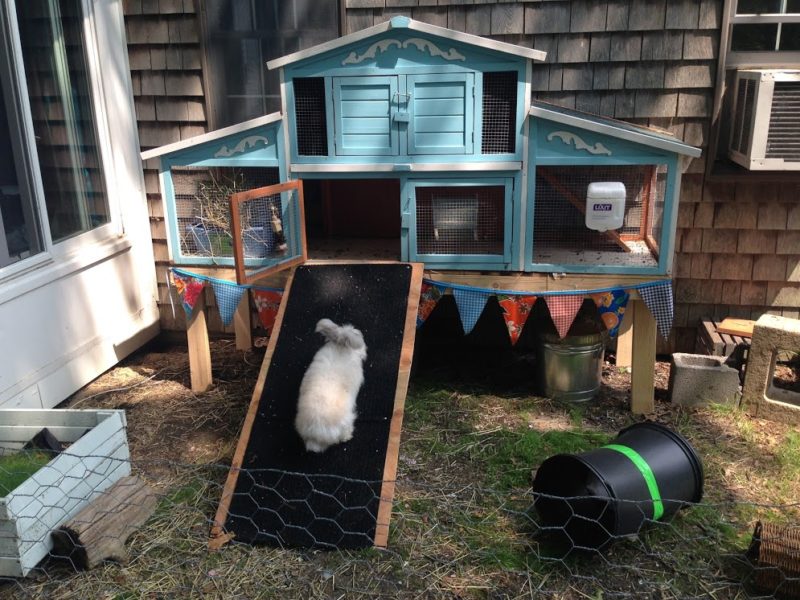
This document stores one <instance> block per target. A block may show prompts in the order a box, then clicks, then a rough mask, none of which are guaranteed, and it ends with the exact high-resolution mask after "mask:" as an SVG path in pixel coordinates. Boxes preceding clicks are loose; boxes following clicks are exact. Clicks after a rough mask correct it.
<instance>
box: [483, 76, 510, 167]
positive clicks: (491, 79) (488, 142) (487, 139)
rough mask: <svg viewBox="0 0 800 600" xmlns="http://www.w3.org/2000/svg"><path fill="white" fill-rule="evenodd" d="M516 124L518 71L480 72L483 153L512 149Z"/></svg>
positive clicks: (501, 152)
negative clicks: (481, 73) (481, 81)
mask: <svg viewBox="0 0 800 600" xmlns="http://www.w3.org/2000/svg"><path fill="white" fill-rule="evenodd" d="M516 128H517V73H516V71H498V72H489V73H484V74H483V128H482V132H481V152H482V153H483V154H505V153H513V152H514V150H515V142H516V135H515V131H516Z"/></svg>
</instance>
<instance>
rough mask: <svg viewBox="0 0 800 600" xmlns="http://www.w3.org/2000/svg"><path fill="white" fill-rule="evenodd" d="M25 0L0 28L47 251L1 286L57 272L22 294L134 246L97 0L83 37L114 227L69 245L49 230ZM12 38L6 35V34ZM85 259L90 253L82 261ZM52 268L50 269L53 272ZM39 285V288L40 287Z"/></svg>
mask: <svg viewBox="0 0 800 600" xmlns="http://www.w3.org/2000/svg"><path fill="white" fill-rule="evenodd" d="M19 1H23V2H24V1H25V0H7V2H5V3H3V5H2V6H0V10H2V11H4V12H3V14H1V15H0V25H2V24H5V26H6V29H7V32H6V31H3V32H0V33H3V34H4V36H5V37H7V39H8V44H7V49H8V51H9V53H10V56H9V61H10V62H11V63H12V64H10V65H9V67H11V68H10V71H11V73H10V76H11V80H12V88H13V89H12V93H13V94H14V96H15V98H14V100H15V104H16V108H17V111H18V113H19V118H20V120H21V121H22V124H23V136H24V138H25V139H24V140H22V141H23V144H22V146H23V147H24V152H25V160H26V161H27V163H28V164H27V165H26V168H27V171H28V178H29V180H30V182H29V183H30V189H31V193H32V195H33V200H34V204H35V206H36V210H37V213H38V225H39V228H40V232H41V235H42V238H43V248H42V251H41V252H39V253H37V254H35V255H33V256H31V257H29V258H25V259H22V260H20V261H17V262H15V263H13V264H11V265H8V266H6V267H4V268H0V284H3V285H4V287H6V286H5V282H6V281H8V280H11V279H16V278H18V277H20V276H21V275H23V274H28V273H30V272H31V271H33V270H38V269H42V268H47V267H48V266H51V267H52V272H51V273H44V274H42V275H41V276H39V277H36V278H35V279H34V280H32V281H31V283H32V285H19V284H18V282H14V285H11V286H9V287H10V288H11V289H9V290H8V292H12V290H16V292H17V293H16V294H14V295H19V294H22V293H25V292H27V291H29V290H30V289H35V288H36V287H40V285H44V283H46V281H48V280H52V279H57V278H59V277H63V276H65V275H67V274H69V273H71V272H74V271H77V270H80V269H84V268H86V267H87V266H89V265H91V264H95V263H97V262H99V261H100V260H102V259H103V256H108V257H110V256H113V255H114V254H116V253H117V252H119V251H120V250H122V249H124V248H127V247H130V242H129V241H127V240H125V239H124V231H123V226H122V211H121V207H120V205H119V202H117V200H116V196H115V194H114V193H113V190H114V189H115V188H116V177H115V174H114V168H113V164H114V156H113V152H112V144H111V136H110V124H109V120H108V110H107V108H106V102H105V97H104V94H103V90H102V84H101V81H100V77H101V75H100V73H101V71H100V68H99V62H100V61H99V52H100V49H99V43H98V37H97V31H96V18H95V11H94V3H95V2H96V0H81V7H82V9H83V11H84V15H85V18H84V21H83V22H84V25H83V38H84V43H85V44H86V61H87V66H88V72H89V73H88V74H89V86H90V89H91V94H92V103H93V109H94V116H95V122H94V125H95V128H96V133H97V138H98V151H99V154H100V160H101V163H102V168H103V178H104V180H105V186H106V198H107V201H108V211H109V222H108V223H106V224H104V225H101V226H100V227H96V228H94V229H91V230H89V231H85V232H82V233H78V234H76V235H74V236H71V237H68V238H66V239H64V240H59V241H57V242H53V240H52V237H51V233H50V226H49V223H48V219H47V207H46V204H45V193H44V189H43V187H42V176H41V171H40V169H39V160H38V155H37V152H36V141H35V135H34V131H33V119H32V115H31V111H30V105H29V102H28V88H27V82H26V80H25V75H24V72H25V70H24V66H23V59H22V42H21V40H20V37H19V24H18V22H17V14H16V2H19ZM6 33H7V34H8V35H5V34H6ZM106 50H107V51H112V50H113V51H125V48H122V49H106ZM82 254H86V256H85V257H82V256H81V255H82ZM49 270H50V269H48V271H49ZM37 282H38V283H37ZM9 295H10V294H8V293H6V290H5V289H4V290H3V293H2V294H1V295H0V302H3V301H5V300H7V299H9V298H8V296H9Z"/></svg>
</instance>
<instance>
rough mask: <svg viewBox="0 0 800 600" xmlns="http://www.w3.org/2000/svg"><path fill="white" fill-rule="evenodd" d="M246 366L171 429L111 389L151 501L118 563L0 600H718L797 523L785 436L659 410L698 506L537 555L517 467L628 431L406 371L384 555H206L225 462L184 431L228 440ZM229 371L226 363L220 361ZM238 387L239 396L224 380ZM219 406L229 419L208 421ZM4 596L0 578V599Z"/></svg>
mask: <svg viewBox="0 0 800 600" xmlns="http://www.w3.org/2000/svg"><path fill="white" fill-rule="evenodd" d="M215 356H216V355H215ZM215 360H216V358H215ZM252 362H253V369H252V372H251V371H247V370H242V371H241V372H239V371H236V372H235V373H233V372H228V373H225V374H222V375H221V376H220V377H219V381H220V383H219V384H218V385H217V386H216V387H215V389H214V390H212V391H211V392H209V393H208V394H205V395H199V396H196V397H195V396H193V395H191V394H188V393H187V395H186V399H185V401H184V400H181V401H180V402H179V401H178V400H174V404H171V405H170V411H169V414H170V415H174V414H176V413H181V414H183V412H185V413H186V415H187V418H186V419H185V421H184V422H183V423H182V426H181V427H173V428H170V429H158V427H159V426H161V425H162V422H163V421H165V419H166V418H165V415H166V411H164V409H163V399H162V398H159V397H154V398H153V404H152V407H153V409H152V411H150V412H147V413H145V412H142V411H143V405H144V404H145V402H146V399H147V396H146V394H147V393H152V388H150V387H149V386H150V385H151V384H149V383H148V384H143V385H142V386H140V387H139V388H138V390H139V392H140V393H141V394H142V398H141V399H140V400H139V404H137V403H136V402H133V401H132V400H131V398H130V397H126V396H124V395H123V396H121V397H120V398H119V399H118V400H117V401H116V402H119V403H126V404H127V405H129V406H133V407H139V406H142V409H136V408H135V409H133V410H130V411H129V438H130V439H131V441H132V452H133V454H134V461H133V466H134V470H135V471H137V472H138V473H139V474H141V475H143V476H144V477H145V478H146V479H147V480H148V481H149V482H150V483H151V485H153V486H154V487H156V488H157V490H158V492H159V494H160V497H161V502H160V503H159V505H158V508H157V510H156V513H155V514H154V516H153V517H152V518H151V519H150V520H149V521H148V522H147V523H146V524H145V525H144V526H143V527H142V528H141V529H140V530H139V531H137V532H136V533H135V534H134V535H133V536H131V538H130V539H129V541H128V546H129V548H130V552H131V556H132V560H131V562H130V563H129V564H127V565H115V564H108V565H103V566H101V567H99V568H97V569H94V570H93V571H91V572H88V573H74V572H73V571H71V570H70V569H66V568H59V567H57V566H56V565H55V564H51V563H46V564H45V566H44V567H43V569H42V574H41V576H39V577H36V576H34V577H29V578H27V579H26V580H24V581H21V582H20V583H19V584H16V585H18V587H13V586H12V587H11V588H10V589H11V590H12V592H13V591H16V590H18V589H19V590H21V591H22V592H23V593H21V594H20V596H21V597H29V596H33V597H37V598H45V597H57V598H93V597H109V598H114V597H117V598H120V599H122V598H138V597H220V598H227V597H231V598H236V597H252V598H295V597H297V598H300V597H302V598H306V597H307V598H340V597H345V598H398V599H406V598H409V599H410V598H433V599H439V598H442V599H445V598H447V599H452V598H460V599H463V600H478V599H485V598H487V599H488V598H530V597H537V598H539V597H541V598H552V599H554V600H555V599H559V600H577V599H578V598H612V597H631V598H635V597H658V598H664V599H672V598H682V597H704V598H712V599H714V600H725V599H728V598H730V599H733V598H739V597H746V594H745V587H744V584H742V583H741V582H742V581H744V579H745V577H746V572H747V567H746V564H744V559H743V557H744V552H745V550H746V549H747V547H748V544H749V540H750V536H751V534H752V528H753V524H754V523H755V521H756V520H759V519H760V520H769V521H773V522H776V523H781V524H782V523H787V522H792V520H795V521H796V520H797V517H798V510H797V507H796V506H795V507H794V508H792V507H791V506H789V503H790V502H797V500H796V499H797V498H798V497H800V494H798V487H800V434H798V433H797V432H794V431H792V430H791V429H790V428H788V427H785V426H783V425H782V424H769V425H766V426H765V425H764V424H763V423H760V422H758V421H757V420H754V419H751V418H750V417H748V416H747V415H745V414H743V413H741V412H739V411H738V410H736V409H733V408H730V407H711V408H709V409H704V410H698V411H686V410H683V409H679V408H675V407H671V406H670V405H667V404H665V403H660V402H659V403H657V409H658V411H659V412H658V414H657V419H658V420H659V421H661V422H664V423H666V424H668V425H670V426H671V427H673V428H674V429H676V430H678V431H680V432H681V433H683V434H684V435H685V436H686V437H687V438H688V439H689V440H690V442H691V443H692V444H693V445H694V446H695V448H696V449H697V451H698V453H699V454H700V455H701V457H702V458H703V461H704V464H705V468H706V485H705V490H706V495H705V498H704V501H703V503H702V504H700V505H697V506H693V507H690V508H687V509H685V510H682V511H680V512H678V513H677V514H676V515H674V516H673V517H672V518H671V519H669V520H667V521H665V522H660V523H655V524H650V526H649V527H647V528H646V529H645V530H643V531H642V532H641V534H640V535H639V536H637V537H634V538H631V539H623V540H619V541H617V542H615V543H614V544H612V545H610V546H609V547H608V548H606V549H604V550H603V551H601V552H596V553H591V552H578V551H576V550H574V549H572V548H566V549H565V548H561V547H557V546H553V545H549V543H548V541H547V539H546V538H545V537H544V536H542V535H541V531H540V530H539V527H538V524H537V515H536V512H535V510H532V507H531V504H532V492H531V476H532V472H533V471H534V470H535V469H536V468H537V467H538V465H539V464H541V462H542V461H543V460H544V459H546V458H547V457H549V456H551V455H553V454H557V453H573V452H582V451H585V450H588V449H591V448H595V447H598V446H601V445H603V444H605V443H607V441H608V440H609V439H610V438H611V437H613V436H614V435H615V434H616V432H617V431H619V429H621V428H622V427H624V426H626V425H628V424H630V423H631V422H633V421H635V420H636V419H634V418H633V417H631V415H630V413H629V412H627V405H626V404H625V400H624V396H623V399H622V400H619V401H618V400H615V397H611V396H609V397H604V398H600V399H598V400H597V401H596V402H592V403H587V404H582V405H566V406H561V405H557V404H554V403H552V402H550V401H548V400H545V399H542V398H538V397H536V396H533V395H531V394H530V393H529V391H528V390H525V389H519V390H513V389H511V390H508V389H504V391H501V392H498V391H497V388H495V387H493V386H491V385H481V384H478V383H475V382H477V381H486V378H483V379H481V378H480V377H476V378H475V379H474V380H472V379H470V378H466V377H462V378H461V379H455V378H451V379H447V378H439V377H437V378H432V377H430V376H428V377H420V376H416V377H415V378H414V379H413V380H412V382H411V386H410V390H409V394H408V397H407V399H406V413H405V419H404V425H403V437H402V442H401V446H400V462H399V465H398V469H399V470H398V476H397V486H396V492H395V497H394V502H393V506H392V520H391V526H390V538H389V548H388V550H379V549H367V550H358V551H315V550H299V549H281V548H270V547H251V546H249V545H247V544H243V543H233V544H230V545H228V546H226V547H225V548H224V549H223V550H222V551H221V552H216V553H210V552H208V551H207V547H206V545H207V541H208V534H209V526H210V521H211V519H213V516H214V512H215V510H216V507H217V502H218V500H219V496H220V493H221V488H222V482H223V481H224V478H225V475H226V473H227V469H226V468H224V467H223V466H220V465H219V464H217V463H220V462H224V461H225V459H220V458H217V457H218V456H219V455H218V454H217V453H216V451H215V452H210V451H209V452H206V453H205V454H202V455H198V454H197V449H198V448H199V445H198V439H199V433H198V429H201V430H208V431H213V432H214V433H217V432H220V431H221V432H223V435H222V436H220V437H222V438H224V439H222V440H221V441H220V445H219V447H220V448H227V447H228V444H230V443H232V441H231V440H233V441H235V439H233V438H235V436H236V432H238V428H239V426H240V423H241V419H242V418H243V417H244V410H245V408H246V406H247V401H248V399H249V396H250V393H251V392H252V381H253V380H254V377H255V375H254V374H255V373H256V372H257V369H258V361H257V360H255V361H252ZM231 364H232V365H238V367H237V368H241V360H239V359H238V358H236V357H234V359H233V360H231ZM238 380H241V381H242V382H243V383H242V384H241V385H240V388H241V389H239V388H234V387H233V384H232V382H234V383H235V382H236V381H238ZM153 385H155V383H153ZM183 385H185V383H184V384H183ZM170 394H171V395H170V397H171V398H174V397H175V395H174V393H173V392H172V391H170ZM237 394H239V395H238V396H237ZM616 398H617V399H619V396H617V397H616ZM198 405H201V406H203V407H204V408H203V410H202V411H201V410H198V408H197V407H198ZM104 406H108V407H113V406H114V401H113V400H112V399H109V400H108V404H106V405H104ZM223 411H229V413H230V414H231V415H232V418H230V419H228V420H224V421H223V420H220V419H219V418H217V416H218V415H220V414H222V412H223ZM237 411H238V412H237ZM225 414H226V415H227V414H228V413H227V412H226V413H225ZM151 415H152V422H151V421H150V420H148V419H149V418H150V416H151ZM195 415H202V417H203V418H202V419H199V418H196V416H195ZM145 416H147V417H148V419H145V418H144V417H145ZM189 417H191V418H189ZM212 417H214V418H212ZM230 422H232V423H233V424H232V425H231V424H230ZM150 432H155V433H157V434H158V435H155V433H154V434H153V435H150ZM165 433H166V435H165ZM229 438H230V439H229ZM210 439H212V440H216V439H217V438H216V437H213V438H210ZM167 441H168V442H170V445H169V446H165V448H169V450H170V452H166V451H165V452H164V454H163V456H161V455H158V456H155V455H152V456H151V455H148V458H150V459H151V461H150V462H146V461H141V460H137V453H138V451H139V450H138V449H139V448H147V449H148V450H150V449H152V448H154V447H158V446H157V444H158V443H162V442H167ZM223 442H224V443H223ZM181 447H187V448H188V449H189V452H190V454H188V455H187V456H189V457H190V460H187V461H186V463H185V464H182V463H181V462H180V455H177V456H176V455H174V454H172V453H171V452H172V451H174V449H176V448H181ZM214 447H215V448H216V447H217V446H214ZM198 456H201V457H202V458H200V459H198V458H197V457H198ZM190 461H191V463H192V464H188V463H189V462H190ZM149 469H152V470H151V471H150V470H149ZM778 482H781V483H778ZM773 504H781V505H783V506H778V507H776V506H770V505H773ZM7 589H9V588H8V587H4V584H3V583H2V582H0V596H4V592H6V591H7ZM4 597H5V596H4Z"/></svg>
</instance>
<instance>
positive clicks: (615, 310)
mask: <svg viewBox="0 0 800 600" xmlns="http://www.w3.org/2000/svg"><path fill="white" fill-rule="evenodd" d="M630 297H631V295H630V294H629V293H628V292H626V291H625V290H623V289H619V290H611V291H610V292H602V293H600V294H592V300H594V303H595V305H596V306H597V312H598V314H599V315H600V319H601V320H602V321H603V323H605V326H606V329H608V335H609V336H610V337H612V338H615V337H617V334H618V333H619V328H620V326H621V325H622V318H623V317H624V316H625V307H626V306H627V305H628V300H629V299H630Z"/></svg>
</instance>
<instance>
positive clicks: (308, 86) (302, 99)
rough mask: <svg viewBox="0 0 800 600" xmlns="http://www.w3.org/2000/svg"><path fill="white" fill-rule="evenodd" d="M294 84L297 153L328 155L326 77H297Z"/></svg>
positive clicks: (302, 154)
mask: <svg viewBox="0 0 800 600" xmlns="http://www.w3.org/2000/svg"><path fill="white" fill-rule="evenodd" d="M293 84H294V111H295V121H296V123H297V128H296V129H297V153H298V154H299V155H301V156H327V155H328V135H327V125H326V123H327V119H328V115H327V110H326V108H325V78H324V77H296V78H295V79H294V82H293Z"/></svg>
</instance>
